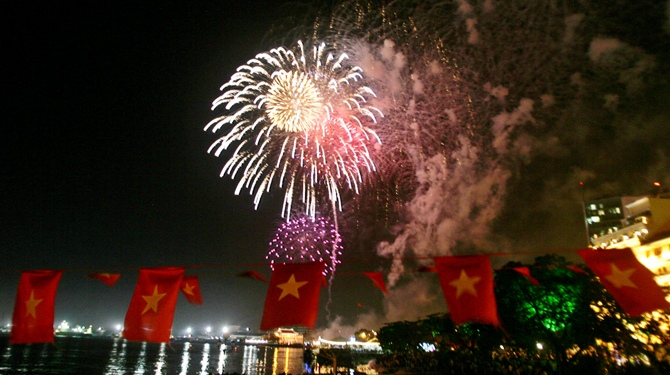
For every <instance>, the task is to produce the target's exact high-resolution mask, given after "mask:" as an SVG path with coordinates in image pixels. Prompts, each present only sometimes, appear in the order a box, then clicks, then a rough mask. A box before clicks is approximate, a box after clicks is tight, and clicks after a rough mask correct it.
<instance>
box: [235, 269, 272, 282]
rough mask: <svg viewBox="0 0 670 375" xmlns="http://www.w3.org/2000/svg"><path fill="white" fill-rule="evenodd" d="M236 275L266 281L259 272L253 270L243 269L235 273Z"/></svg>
mask: <svg viewBox="0 0 670 375" xmlns="http://www.w3.org/2000/svg"><path fill="white" fill-rule="evenodd" d="M237 277H247V278H250V279H256V280H260V281H262V282H264V283H267V282H268V281H267V280H265V278H264V277H263V276H261V274H260V273H258V272H256V271H253V270H250V271H244V272H242V273H239V274H237Z"/></svg>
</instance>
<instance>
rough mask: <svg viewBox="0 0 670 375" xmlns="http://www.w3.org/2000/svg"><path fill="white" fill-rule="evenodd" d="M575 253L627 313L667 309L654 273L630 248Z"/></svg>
mask: <svg viewBox="0 0 670 375" xmlns="http://www.w3.org/2000/svg"><path fill="white" fill-rule="evenodd" d="M577 253H578V254H579V256H581V257H582V259H584V262H586V265H587V266H589V268H591V270H593V273H595V274H596V276H598V278H599V279H600V282H601V283H602V284H603V286H605V289H607V291H609V292H610V294H612V297H614V299H615V300H617V302H619V305H621V307H622V308H623V309H624V311H625V312H627V313H628V315H630V316H638V315H641V314H642V313H645V312H648V311H654V310H658V309H667V308H670V303H669V302H668V301H667V300H666V299H665V293H663V290H662V289H661V287H659V286H658V284H656V281H654V274H653V273H652V272H651V271H649V270H648V269H647V268H646V267H645V266H643V265H642V264H641V263H640V262H639V261H638V260H637V258H635V255H634V254H633V252H632V251H631V250H630V249H617V250H592V249H582V250H577Z"/></svg>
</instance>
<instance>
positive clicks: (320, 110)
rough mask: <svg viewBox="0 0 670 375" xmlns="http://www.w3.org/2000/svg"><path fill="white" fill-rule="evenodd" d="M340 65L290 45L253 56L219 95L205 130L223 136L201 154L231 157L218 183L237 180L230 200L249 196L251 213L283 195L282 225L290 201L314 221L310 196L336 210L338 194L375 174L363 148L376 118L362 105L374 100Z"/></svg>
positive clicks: (372, 139)
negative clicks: (216, 113)
mask: <svg viewBox="0 0 670 375" xmlns="http://www.w3.org/2000/svg"><path fill="white" fill-rule="evenodd" d="M306 50H307V51H308V52H307V53H306ZM347 60H348V56H347V55H346V54H344V53H340V54H339V55H336V51H335V50H334V49H332V48H328V47H327V46H326V44H323V43H322V44H320V45H318V46H315V47H313V48H312V49H311V51H310V50H309V49H306V48H305V46H304V45H303V43H302V42H298V44H297V47H296V48H295V49H287V48H284V47H279V48H275V49H272V50H270V52H267V53H261V54H259V55H257V56H256V57H255V58H254V59H251V60H249V61H248V62H247V64H246V65H242V66H240V67H239V68H238V69H237V72H236V73H235V74H233V75H232V77H231V79H230V81H229V82H227V83H226V84H224V85H223V86H222V87H221V90H222V91H223V94H222V95H221V96H220V97H218V98H217V99H216V100H215V101H214V103H213V106H212V109H216V108H218V107H224V108H225V111H226V114H225V115H223V116H220V117H218V118H215V119H214V120H212V121H210V122H209V123H208V124H207V126H206V127H205V130H209V129H211V130H212V131H213V132H217V131H219V130H221V129H225V130H227V134H225V135H224V136H223V137H221V138H219V139H218V140H217V141H215V142H214V143H213V144H212V145H211V146H210V148H209V152H214V154H215V155H216V156H220V154H221V153H222V152H223V151H224V150H228V149H232V154H231V155H230V157H229V159H228V161H227V162H226V163H225V165H224V167H223V169H222V171H221V176H223V175H226V174H228V175H230V176H231V178H233V179H235V178H236V177H238V175H239V182H238V185H237V188H236V189H235V194H239V193H240V191H241V190H242V189H249V193H250V194H251V195H253V196H254V205H255V207H258V204H259V203H260V200H261V198H262V196H263V194H264V193H266V192H269V191H270V189H271V188H272V187H275V186H276V187H278V188H280V189H284V190H285V194H284V204H283V208H282V216H285V217H286V218H287V220H288V219H289V218H290V212H291V211H292V205H293V201H294V199H295V198H299V199H300V200H301V203H302V204H303V205H304V207H305V212H306V213H308V214H309V215H310V216H312V217H314V215H315V212H316V207H317V199H318V198H319V194H318V193H317V192H319V191H325V192H326V193H327V196H328V198H329V201H330V202H332V204H333V205H336V204H337V205H339V207H340V209H341V197H340V195H341V194H340V189H342V188H344V187H346V188H348V189H352V190H353V191H355V192H357V191H358V185H359V184H360V182H361V181H362V176H363V175H364V174H365V173H368V172H371V171H374V170H375V164H374V162H373V159H372V156H371V150H370V148H371V147H372V146H374V145H375V144H377V143H379V142H380V141H379V138H378V137H377V135H376V133H375V131H374V130H372V129H371V128H370V127H369V125H371V124H374V123H376V121H377V119H378V118H380V117H382V114H381V112H380V111H379V110H377V109H376V108H375V107H373V106H372V105H370V104H369V103H368V99H369V98H371V97H373V96H374V93H373V91H372V90H371V89H370V88H369V87H367V86H365V85H364V84H363V81H364V79H363V78H364V77H363V71H362V69H361V68H359V67H357V66H353V65H348V64H347Z"/></svg>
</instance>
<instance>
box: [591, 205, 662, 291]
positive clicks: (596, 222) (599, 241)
mask: <svg viewBox="0 0 670 375" xmlns="http://www.w3.org/2000/svg"><path fill="white" fill-rule="evenodd" d="M584 214H585V219H586V226H587V229H588V235H589V241H590V246H592V247H595V248H601V249H622V248H626V247H628V248H630V249H632V250H633V253H634V254H635V256H636V257H637V259H638V260H639V261H640V262H641V263H642V264H644V265H645V267H647V268H649V269H650V270H651V271H652V272H654V273H655V274H656V275H657V277H656V281H657V282H658V283H659V284H660V285H662V286H670V199H668V198H660V197H659V198H654V197H648V196H644V197H620V198H606V199H600V200H593V201H587V202H584Z"/></svg>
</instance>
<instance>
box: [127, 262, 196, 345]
mask: <svg viewBox="0 0 670 375" xmlns="http://www.w3.org/2000/svg"><path fill="white" fill-rule="evenodd" d="M183 275H184V268H181V267H165V268H150V269H141V270H140V275H139V277H138V279H137V285H135V292H134V293H133V297H132V299H131V300H130V306H129V307H128V312H127V313H126V320H125V322H124V327H123V337H125V338H126V339H127V340H130V341H149V342H169V341H170V335H171V333H172V321H173V319H174V309H175V306H176V304H177V296H178V294H179V286H180V285H181V279H182V276H183Z"/></svg>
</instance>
